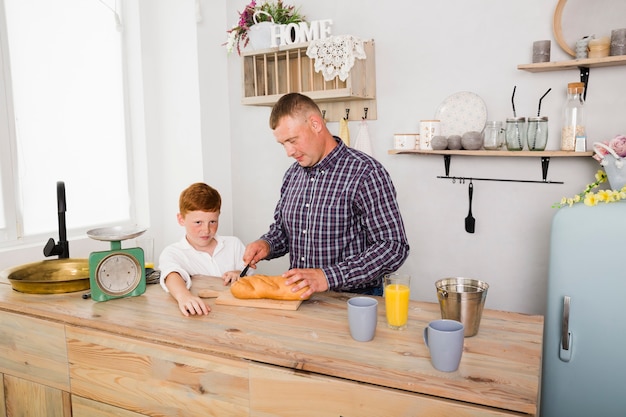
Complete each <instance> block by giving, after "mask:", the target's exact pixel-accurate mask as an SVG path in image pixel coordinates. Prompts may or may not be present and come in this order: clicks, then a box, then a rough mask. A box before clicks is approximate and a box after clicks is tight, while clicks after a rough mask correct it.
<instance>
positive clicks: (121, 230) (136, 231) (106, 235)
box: [87, 226, 147, 242]
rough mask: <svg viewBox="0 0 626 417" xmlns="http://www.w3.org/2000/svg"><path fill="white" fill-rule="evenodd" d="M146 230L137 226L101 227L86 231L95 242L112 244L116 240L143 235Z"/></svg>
mask: <svg viewBox="0 0 626 417" xmlns="http://www.w3.org/2000/svg"><path fill="white" fill-rule="evenodd" d="M146 230H147V229H142V228H139V227H137V226H115V227H101V228H99V229H91V230H88V231H87V236H89V237H90V238H92V239H96V240H104V241H107V242H113V241H118V240H126V239H132V238H134V237H137V236H139V235H141V234H143V233H144V232H145V231H146Z"/></svg>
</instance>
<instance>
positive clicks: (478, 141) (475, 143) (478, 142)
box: [461, 132, 483, 151]
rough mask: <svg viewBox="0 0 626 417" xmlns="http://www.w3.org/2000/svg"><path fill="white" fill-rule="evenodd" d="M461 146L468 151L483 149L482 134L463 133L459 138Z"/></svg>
mask: <svg viewBox="0 0 626 417" xmlns="http://www.w3.org/2000/svg"><path fill="white" fill-rule="evenodd" d="M461 146H463V149H465V150H468V151H477V150H478V149H480V148H482V147H483V134H482V133H481V132H465V133H463V136H462V137H461Z"/></svg>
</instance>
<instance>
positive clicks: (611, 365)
mask: <svg viewBox="0 0 626 417" xmlns="http://www.w3.org/2000/svg"><path fill="white" fill-rule="evenodd" d="M540 409H541V414H540V415H541V417H561V416H562V417H576V416H581V417H583V416H584V417H588V416H594V415H597V416H603V417H611V416H620V417H623V416H626V201H621V202H615V203H608V204H607V203H600V205H598V206H594V207H588V206H585V205H584V204H577V205H574V206H573V207H565V208H561V209H559V211H558V212H557V213H556V214H555V216H554V218H553V221H552V229H551V240H550V265H549V278H548V291H547V309H546V316H545V325H544V340H543V362H542V381H541V405H540Z"/></svg>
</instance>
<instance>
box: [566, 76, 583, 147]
mask: <svg viewBox="0 0 626 417" xmlns="http://www.w3.org/2000/svg"><path fill="white" fill-rule="evenodd" d="M584 92H585V84H584V83H569V84H567V102H566V103H565V107H564V108H563V126H562V127H561V150H562V151H573V150H577V151H579V150H580V151H585V150H586V149H587V144H586V142H587V134H586V131H585V119H584V112H583V108H584V106H583V105H584V104H585V101H584V98H583V97H584V95H583V93H584Z"/></svg>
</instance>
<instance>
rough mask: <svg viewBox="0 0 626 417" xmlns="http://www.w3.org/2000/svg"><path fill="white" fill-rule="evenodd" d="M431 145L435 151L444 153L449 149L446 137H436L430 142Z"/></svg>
mask: <svg viewBox="0 0 626 417" xmlns="http://www.w3.org/2000/svg"><path fill="white" fill-rule="evenodd" d="M430 145H431V146H432V147H433V150H434V151H442V150H444V149H447V148H448V138H447V137H445V136H435V137H434V138H433V139H432V140H431V141H430Z"/></svg>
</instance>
